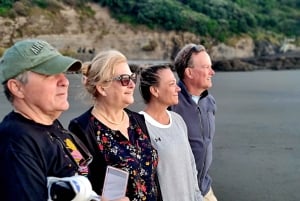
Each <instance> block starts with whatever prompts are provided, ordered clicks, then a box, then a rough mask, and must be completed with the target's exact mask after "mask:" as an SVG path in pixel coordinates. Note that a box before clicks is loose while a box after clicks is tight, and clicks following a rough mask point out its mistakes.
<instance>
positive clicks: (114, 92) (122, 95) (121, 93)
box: [105, 62, 135, 108]
mask: <svg viewBox="0 0 300 201" xmlns="http://www.w3.org/2000/svg"><path fill="white" fill-rule="evenodd" d="M123 74H126V75H132V72H131V70H130V68H129V66H128V64H127V63H126V62H122V63H118V64H116V65H115V66H114V75H113V78H116V77H118V76H120V75H123ZM110 82H111V83H110V85H109V86H108V87H107V88H105V92H106V95H107V96H105V99H109V100H111V101H113V102H114V104H115V105H116V106H117V107H120V108H125V107H127V106H128V105H130V104H132V103H133V102H134V97H133V93H134V88H135V83H134V81H133V80H132V79H130V82H129V84H128V85H127V86H122V84H121V81H120V80H117V79H114V80H111V81H110Z"/></svg>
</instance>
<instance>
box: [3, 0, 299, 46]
mask: <svg viewBox="0 0 300 201" xmlns="http://www.w3.org/2000/svg"><path fill="white" fill-rule="evenodd" d="M17 2H23V4H25V5H26V4H27V5H28V4H31V5H37V6H39V7H42V8H47V9H48V8H49V7H50V8H51V7H55V8H56V6H57V5H59V3H58V2H63V3H65V4H68V5H71V6H82V5H83V4H84V3H85V2H88V1H85V0H32V1H29V0H21V1H15V0H2V1H1V3H0V15H2V16H9V15H12V13H15V12H12V11H16V10H17V14H20V13H21V14H22V12H21V11H22V10H21V9H20V8H19V9H18V7H17V6H16V4H17ZM90 2H96V3H99V4H101V5H102V6H107V7H109V8H110V10H111V13H112V14H113V16H114V17H116V18H117V19H118V20H120V21H121V22H127V23H131V24H133V25H134V24H144V25H147V26H148V27H150V28H153V29H165V30H177V31H189V32H193V33H195V34H199V35H203V36H206V37H211V38H214V39H216V40H218V41H226V40H227V39H228V38H230V37H232V36H233V35H241V34H249V35H250V36H251V37H253V38H254V39H255V38H257V37H260V36H262V35H263V36H265V35H272V36H274V35H275V36H280V37H290V38H295V39H296V40H298V42H296V43H299V40H300V39H299V36H300V1H299V0H206V1H202V0H93V1H91V0H90ZM18 10H19V11H18ZM20 10H21V11H20ZM53 10H55V9H53ZM23 14H24V13H23ZM270 33H271V34H270Z"/></svg>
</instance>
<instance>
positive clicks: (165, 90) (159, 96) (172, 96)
mask: <svg viewBox="0 0 300 201" xmlns="http://www.w3.org/2000/svg"><path fill="white" fill-rule="evenodd" d="M157 74H158V77H159V80H158V84H157V86H152V90H151V93H152V95H153V96H154V97H155V98H152V99H151V100H152V101H158V102H160V103H161V104H162V105H164V106H166V107H168V106H171V105H175V104H177V103H178V92H179V91H180V88H179V87H178V86H177V84H176V78H175V76H174V73H173V72H172V71H171V69H169V68H167V69H161V70H159V71H158V72H157Z"/></svg>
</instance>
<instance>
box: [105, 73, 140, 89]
mask: <svg viewBox="0 0 300 201" xmlns="http://www.w3.org/2000/svg"><path fill="white" fill-rule="evenodd" d="M113 80H116V81H119V82H120V83H121V85H122V86H128V85H129V83H130V80H132V81H133V82H134V83H136V81H137V75H136V73H132V74H131V75H128V74H122V75H119V76H117V77H114V78H112V79H111V80H110V81H113Z"/></svg>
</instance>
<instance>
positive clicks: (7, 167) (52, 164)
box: [0, 39, 93, 201]
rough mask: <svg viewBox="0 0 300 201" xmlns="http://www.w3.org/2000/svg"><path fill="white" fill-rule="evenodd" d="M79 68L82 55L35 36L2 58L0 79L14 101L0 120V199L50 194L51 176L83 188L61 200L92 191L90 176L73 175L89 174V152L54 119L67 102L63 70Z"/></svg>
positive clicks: (34, 200) (37, 200)
mask: <svg viewBox="0 0 300 201" xmlns="http://www.w3.org/2000/svg"><path fill="white" fill-rule="evenodd" d="M80 68H81V62H80V61H78V60H75V59H73V58H70V57H66V56H63V55H61V54H60V53H59V52H58V51H57V50H56V49H55V48H53V47H52V46H51V45H49V44H48V43H47V42H45V41H42V40H36V39H28V40H23V41H19V42H17V43H15V45H13V46H12V47H10V48H9V49H8V50H6V52H5V53H4V55H3V57H2V58H1V60H0V82H1V83H2V84H3V87H4V93H5V95H6V97H7V99H8V100H9V101H10V102H11V104H12V106H13V111H11V112H10V113H9V114H7V115H6V116H5V117H4V119H3V121H2V122H1V123H0V164H1V165H0V188H1V200H5V201H23V200H24V201H25V200H28V201H29V200H30V201H43V200H44V201H46V200H47V199H48V198H49V200H51V199H50V198H51V196H53V195H56V194H55V193H56V192H52V191H51V192H50V190H49V191H48V189H50V188H48V187H49V186H47V184H48V185H49V178H51V182H53V181H56V180H57V181H59V179H57V178H64V181H69V184H72V185H71V186H72V187H74V188H76V189H75V192H76V193H83V194H81V195H73V196H70V197H69V198H64V200H71V199H72V200H78V201H80V200H82V201H85V200H88V198H89V196H90V195H88V194H89V193H93V192H87V190H86V189H83V190H82V188H85V187H86V186H87V185H86V184H89V182H88V183H87V182H86V181H83V180H82V178H80V179H79V180H77V181H76V178H78V176H77V175H78V174H79V175H84V176H85V175H87V173H88V168H87V165H88V164H89V162H90V161H91V155H90V154H89V152H88V151H87V150H86V148H85V147H84V146H82V144H81V142H80V141H79V140H77V139H76V138H75V137H74V136H73V135H72V134H71V133H70V132H68V131H67V130H65V129H64V128H63V127H62V125H61V123H60V122H59V121H58V120H57V118H58V117H59V116H60V115H61V113H62V112H63V111H65V110H67V109H68V108H69V103H68V100H67V98H68V86H69V81H68V79H67V78H66V76H65V74H64V72H66V71H68V70H71V71H78V70H79V69H80ZM81 177H82V176H81ZM68 178H73V180H72V179H70V180H69V179H68ZM84 178H85V177H84ZM71 180H72V181H71ZM86 180H87V179H86ZM80 182H81V183H82V182H83V183H85V184H84V185H83V186H80ZM51 184H53V183H51ZM65 184H67V183H65ZM56 187H59V186H56ZM80 188H81V189H80ZM51 190H52V189H51ZM89 190H90V191H92V190H91V187H90V189H89ZM48 194H49V195H48ZM65 196H66V197H67V195H65ZM85 196H86V197H85ZM54 197H55V196H54ZM74 197H75V198H76V199H75V198H74ZM55 200H61V199H55Z"/></svg>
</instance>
